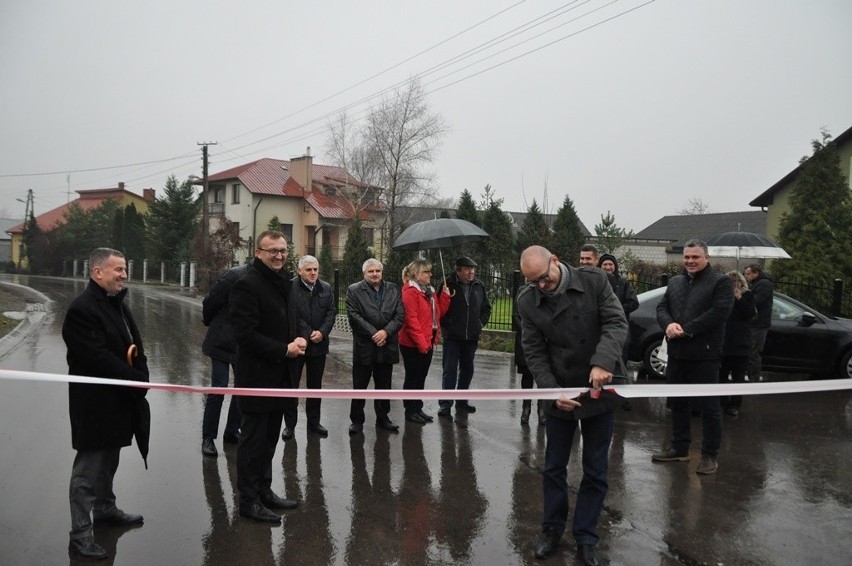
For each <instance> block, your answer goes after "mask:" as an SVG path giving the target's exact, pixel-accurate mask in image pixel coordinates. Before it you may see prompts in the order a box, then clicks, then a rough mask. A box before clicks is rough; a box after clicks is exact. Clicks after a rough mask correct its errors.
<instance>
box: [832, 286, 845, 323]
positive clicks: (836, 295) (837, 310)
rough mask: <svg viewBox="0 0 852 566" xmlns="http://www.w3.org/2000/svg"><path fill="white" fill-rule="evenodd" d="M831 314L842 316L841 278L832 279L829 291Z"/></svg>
mask: <svg viewBox="0 0 852 566" xmlns="http://www.w3.org/2000/svg"><path fill="white" fill-rule="evenodd" d="M831 314H833V315H834V316H843V279H835V280H834V289H832V291H831Z"/></svg>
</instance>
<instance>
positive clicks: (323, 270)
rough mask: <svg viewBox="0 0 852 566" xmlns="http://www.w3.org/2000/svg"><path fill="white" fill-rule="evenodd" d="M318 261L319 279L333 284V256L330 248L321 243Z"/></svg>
mask: <svg viewBox="0 0 852 566" xmlns="http://www.w3.org/2000/svg"><path fill="white" fill-rule="evenodd" d="M317 259H318V260H319V272H320V279H322V280H323V281H328V282H329V283H331V284H334V255H333V254H332V252H331V246H330V245H328V244H326V243H325V242H323V244H322V247H321V248H320V255H319V257H318V258H317Z"/></svg>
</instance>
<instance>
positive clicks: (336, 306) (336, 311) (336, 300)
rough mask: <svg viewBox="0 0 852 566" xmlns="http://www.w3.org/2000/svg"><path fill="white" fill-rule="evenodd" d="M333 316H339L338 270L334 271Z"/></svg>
mask: <svg viewBox="0 0 852 566" xmlns="http://www.w3.org/2000/svg"><path fill="white" fill-rule="evenodd" d="M334 314H340V270H339V269H335V270H334Z"/></svg>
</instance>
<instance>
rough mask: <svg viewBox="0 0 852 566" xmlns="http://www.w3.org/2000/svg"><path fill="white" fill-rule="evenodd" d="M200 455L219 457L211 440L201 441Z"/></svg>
mask: <svg viewBox="0 0 852 566" xmlns="http://www.w3.org/2000/svg"><path fill="white" fill-rule="evenodd" d="M201 453H202V454H204V455H205V456H211V457H213V458H215V457H216V456H218V455H219V451H218V450H216V444H215V443H214V442H213V439H212V438H202V439H201Z"/></svg>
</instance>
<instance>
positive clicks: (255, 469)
mask: <svg viewBox="0 0 852 566" xmlns="http://www.w3.org/2000/svg"><path fill="white" fill-rule="evenodd" d="M282 420H284V410H283V409H281V410H276V411H267V412H263V413H246V412H245V411H244V412H243V420H242V422H241V423H240V443H239V444H238V445H237V490H238V491H239V492H240V507H247V506H249V505H251V504H252V503H254V502H255V501H256V500H257V499H258V497H259V496H260V494H261V493H266V492H268V491H270V490H271V489H272V458H273V457H274V456H275V446H276V445H277V444H278V434H279V433H280V432H281V421H282Z"/></svg>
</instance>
